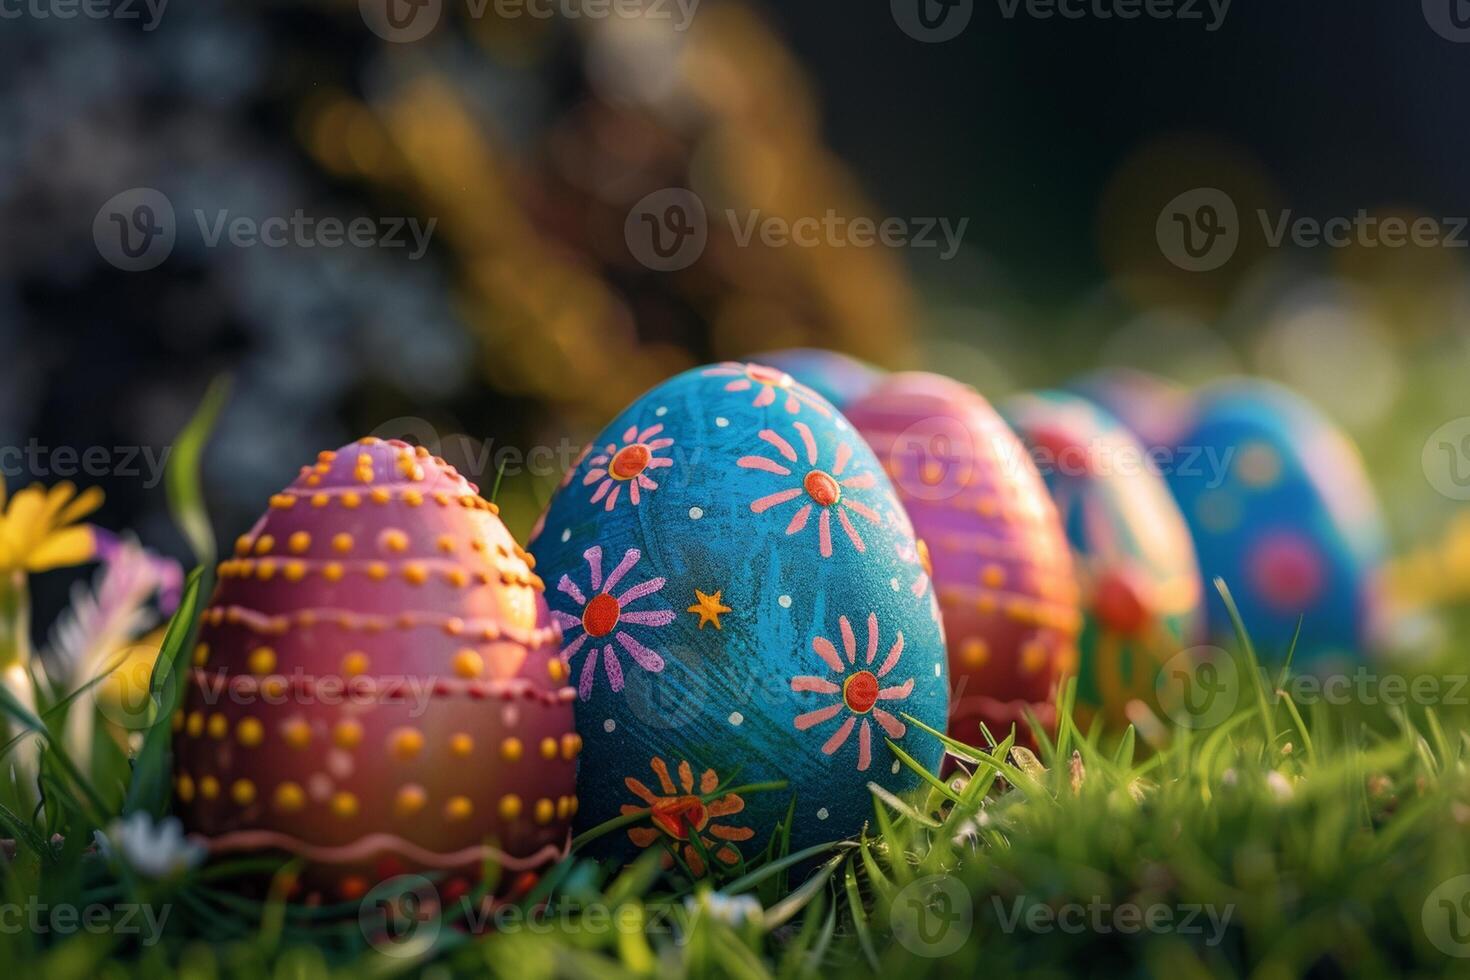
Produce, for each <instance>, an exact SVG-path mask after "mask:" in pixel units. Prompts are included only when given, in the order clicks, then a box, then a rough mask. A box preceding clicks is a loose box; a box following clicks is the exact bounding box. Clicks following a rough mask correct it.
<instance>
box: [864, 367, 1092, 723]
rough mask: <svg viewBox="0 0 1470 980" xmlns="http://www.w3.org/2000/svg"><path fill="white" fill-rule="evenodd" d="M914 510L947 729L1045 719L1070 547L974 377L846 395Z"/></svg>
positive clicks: (1064, 663)
mask: <svg viewBox="0 0 1470 980" xmlns="http://www.w3.org/2000/svg"><path fill="white" fill-rule="evenodd" d="M848 417H849V419H850V420H851V421H852V423H853V425H854V426H855V427H856V428H857V429H858V431H859V432H861V433H862V435H863V437H864V438H865V439H866V440H867V441H868V444H869V445H870V446H871V447H872V448H873V450H874V452H876V453H877V455H878V458H879V459H880V460H881V461H882V463H883V466H884V467H885V469H886V470H887V471H888V473H889V475H890V477H891V478H892V480H893V484H894V487H895V489H896V492H897V494H898V497H899V499H900V501H901V503H902V506H903V508H904V509H905V510H906V511H907V512H908V515H909V518H910V520H911V521H912V522H913V526H914V531H915V534H916V535H917V538H918V539H919V541H920V542H921V543H922V544H921V551H922V553H923V554H924V556H925V561H926V563H927V564H928V566H929V568H930V569H932V578H933V586H934V590H935V594H936V596H937V599H938V606H939V609H940V611H941V613H942V616H943V620H944V628H945V634H946V637H947V640H948V648H949V665H950V675H951V683H952V693H951V712H950V723H949V731H950V734H951V735H952V736H954V737H955V738H958V739H960V740H962V741H967V742H970V743H972V744H973V743H976V742H978V741H980V740H981V736H980V723H981V722H984V723H985V724H986V725H987V726H988V727H989V728H990V730H991V732H992V733H993V734H994V735H995V736H996V737H997V738H1001V737H1004V735H1005V734H1006V732H1008V731H1009V730H1010V728H1011V726H1012V725H1015V726H1017V729H1018V732H1019V733H1020V734H1021V737H1023V738H1027V737H1029V729H1028V726H1027V724H1026V715H1027V713H1028V712H1031V713H1034V714H1035V716H1036V718H1037V719H1038V720H1039V721H1041V722H1042V723H1043V724H1044V725H1046V726H1047V727H1051V726H1052V725H1053V724H1054V721H1055V707H1054V698H1055V694H1056V688H1057V684H1058V681H1059V679H1060V678H1061V677H1062V676H1063V675H1064V674H1067V673H1069V672H1070V671H1071V670H1072V669H1073V667H1074V666H1075V662H1076V656H1077V638H1078V634H1079V631H1080V629H1081V624H1082V617H1081V613H1080V611H1079V607H1078V601H1079V600H1078V591H1077V585H1076V583H1075V581H1074V579H1073V567H1072V557H1071V551H1070V548H1069V547H1068V544H1067V540H1066V536H1065V535H1064V533H1063V530H1062V526H1061V523H1060V521H1059V520H1058V517H1057V512H1056V509H1055V507H1054V506H1053V505H1052V501H1051V497H1050V496H1049V495H1048V493H1047V490H1046V485H1045V484H1044V483H1043V482H1042V479H1041V475H1040V474H1039V473H1038V472H1037V470H1036V467H1035V466H1034V465H1033V463H1032V461H1031V459H1030V457H1029V456H1028V454H1027V451H1026V448H1025V447H1024V446H1023V445H1022V444H1021V442H1020V440H1019V439H1018V438H1017V437H1016V435H1015V433H1013V432H1012V431H1011V429H1010V428H1009V427H1008V426H1007V425H1006V423H1005V422H1004V421H1003V420H1002V419H1001V417H1000V416H999V415H998V414H997V413H996V411H995V409H993V408H992V407H991V405H990V403H989V402H988V401H986V400H985V398H984V397H983V396H981V395H980V394H979V393H978V392H976V391H975V390H974V389H973V388H970V387H968V386H966V385H962V384H960V383H959V382H956V381H952V380H950V379H949V378H945V377H941V376H939V375H934V374H924V373H904V374H896V375H892V376H890V377H889V378H888V379H886V380H885V381H884V382H883V383H882V384H880V385H879V386H878V387H877V388H876V389H875V390H874V391H873V392H872V393H870V394H869V395H868V396H867V397H865V398H863V399H861V400H859V401H858V402H856V403H854V404H853V405H851V406H849V408H848Z"/></svg>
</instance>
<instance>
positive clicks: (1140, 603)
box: [1004, 391, 1203, 724]
mask: <svg viewBox="0 0 1470 980" xmlns="http://www.w3.org/2000/svg"><path fill="white" fill-rule="evenodd" d="M1004 415H1005V417H1006V419H1007V421H1009V422H1010V423H1011V425H1012V427H1013V428H1014V429H1015V430H1016V433H1017V434H1018V435H1020V436H1021V438H1022V440H1023V441H1024V442H1025V443H1026V445H1027V447H1028V448H1029V449H1030V450H1031V456H1032V460H1033V461H1034V462H1035V463H1036V464H1037V466H1038V468H1039V469H1040V470H1041V474H1042V478H1043V479H1045V481H1046V486H1047V489H1048V490H1049V491H1051V496H1052V502H1053V503H1054V504H1056V508H1057V513H1058V515H1059V516H1060V517H1061V521H1062V526H1063V528H1064V529H1065V530H1066V533H1067V539H1068V541H1070V542H1071V545H1072V552H1073V559H1074V566H1075V568H1076V573H1077V581H1078V586H1079V590H1080V593H1081V598H1082V607H1083V610H1084V613H1085V617H1084V622H1083V628H1082V636H1081V639H1080V642H1079V645H1078V649H1079V655H1080V656H1079V662H1078V667H1077V700H1078V704H1079V705H1080V706H1083V707H1085V708H1090V709H1102V711H1103V714H1104V716H1105V717H1106V718H1107V719H1108V720H1109V721H1110V722H1113V723H1115V724H1118V723H1122V722H1123V720H1124V718H1125V714H1124V708H1125V707H1126V705H1127V703H1128V702H1129V701H1131V700H1134V699H1139V700H1142V701H1144V702H1145V703H1154V702H1155V689H1156V688H1155V685H1156V681H1157V678H1158V670H1159V667H1160V666H1161V665H1162V664H1163V663H1165V662H1166V661H1167V660H1169V659H1170V658H1171V657H1173V656H1174V655H1175V654H1177V653H1180V652H1181V651H1183V650H1186V649H1189V648H1190V647H1193V646H1195V645H1196V644H1197V643H1198V642H1199V640H1200V632H1201V627H1202V626H1203V607H1202V602H1203V587H1202V585H1201V583H1200V574H1199V563H1198V562H1197V561H1196V560H1195V556H1194V544H1193V542H1192V540H1191V539H1190V535H1189V527H1188V526H1187V525H1186V524H1185V522H1184V515H1183V514H1181V513H1180V512H1179V507H1178V505H1177V504H1175V502H1174V498H1173V496H1172V495H1171V494H1170V493H1169V488H1168V486H1167V485H1166V484H1165V483H1164V479H1163V476H1162V474H1161V473H1160V472H1159V469H1158V467H1157V464H1156V462H1155V461H1154V459H1153V458H1152V457H1150V456H1149V454H1148V452H1147V449H1146V448H1145V447H1144V446H1143V445H1142V443H1140V442H1139V441H1138V440H1137V439H1136V438H1135V437H1134V436H1133V435H1132V433H1130V432H1129V431H1128V430H1127V429H1125V428H1124V427H1123V425H1122V423H1120V422H1119V421H1118V420H1117V419H1115V418H1113V417H1112V416H1111V415H1109V414H1108V413H1107V412H1105V411H1103V410H1102V409H1101V408H1098V407H1097V406H1096V405H1094V404H1092V403H1091V402H1089V401H1087V400H1086V399H1083V398H1080V397H1078V396H1076V395H1071V394H1066V393H1063V392H1056V391H1043V392H1034V393H1028V394H1024V395H1020V396H1018V397H1016V398H1013V399H1010V400H1009V401H1007V402H1006V404H1005V406H1004Z"/></svg>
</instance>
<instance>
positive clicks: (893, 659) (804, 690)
mask: <svg viewBox="0 0 1470 980" xmlns="http://www.w3.org/2000/svg"><path fill="white" fill-rule="evenodd" d="M837 627H838V630H839V632H840V633H841V634H842V649H841V650H840V651H839V650H838V649H837V646H836V645H835V644H834V643H833V642H832V641H831V640H829V639H827V638H826V637H825V636H818V637H815V638H813V640H812V650H813V651H814V652H815V653H816V654H817V656H818V657H821V658H822V662H823V663H824V664H826V665H827V668H828V675H827V676H826V677H813V676H802V677H793V678H791V690H793V691H795V692H796V693H798V694H820V695H826V696H830V697H832V698H833V700H832V702H831V703H830V704H828V705H825V706H824V707H821V708H816V709H814V710H812V711H807V712H804V713H802V714H799V715H797V716H796V719H795V725H796V729H797V731H802V732H804V731H807V730H808V729H810V728H815V727H816V726H818V725H822V724H825V723H826V722H829V721H831V720H832V719H834V718H837V717H839V716H840V717H841V718H842V721H841V722H840V723H839V724H838V726H837V728H836V729H835V730H834V731H833V732H832V733H831V735H829V736H828V738H827V740H826V741H825V742H823V743H822V754H823V755H835V754H836V753H837V751H838V750H840V749H841V748H842V747H843V746H844V745H846V744H847V740H848V739H849V738H851V737H852V733H853V730H854V729H856V731H857V733H858V737H857V743H858V751H857V769H858V771H859V772H866V771H867V770H868V767H869V766H871V765H872V764H873V722H875V721H876V722H877V723H878V725H879V727H880V728H882V729H883V731H884V732H885V733H887V735H888V737H890V738H902V737H903V736H904V733H905V732H907V731H908V727H907V726H906V725H904V723H903V722H902V721H900V720H899V719H898V718H897V717H895V716H894V715H893V714H892V713H890V712H888V711H885V710H884V709H883V708H880V707H878V703H879V702H881V701H902V700H904V699H906V698H907V697H908V696H909V695H910V694H912V693H913V690H914V681H913V678H912V677H911V678H909V679H908V680H906V681H904V682H903V683H902V684H891V685H889V686H887V687H884V686H883V684H882V682H883V680H884V679H885V678H887V677H888V675H889V674H891V673H892V672H893V670H894V668H896V667H897V666H898V664H899V661H900V660H901V659H902V658H903V631H902V630H899V631H898V633H897V634H896V636H895V638H894V641H893V645H892V646H890V647H889V648H888V652H887V654H886V655H885V656H884V658H883V662H882V663H881V664H879V665H878V667H877V669H874V668H873V661H874V660H875V659H876V658H877V656H878V641H879V630H878V614H877V613H869V614H868V632H867V643H866V646H865V647H864V650H863V661H862V663H861V664H859V663H858V644H857V636H856V634H855V633H854V632H853V629H852V623H850V622H848V619H847V617H846V616H839V617H838V618H837ZM844 654H845V656H844Z"/></svg>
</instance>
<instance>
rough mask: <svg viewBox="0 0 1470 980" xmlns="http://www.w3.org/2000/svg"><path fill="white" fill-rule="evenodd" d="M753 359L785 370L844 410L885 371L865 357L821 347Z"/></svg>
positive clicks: (793, 350) (797, 349)
mask: <svg viewBox="0 0 1470 980" xmlns="http://www.w3.org/2000/svg"><path fill="white" fill-rule="evenodd" d="M751 360H753V361H755V362H756V363H758V364H764V365H766V366H768V367H773V368H776V369H777V370H780V371H785V372H786V373H787V374H789V375H791V376H792V377H793V378H795V379H796V380H797V381H799V382H801V383H802V384H804V385H806V386H807V387H808V388H810V389H812V390H813V391H815V392H816V393H817V394H819V395H821V396H822V397H823V398H825V399H827V401H829V402H831V403H832V404H833V405H835V406H836V407H837V408H839V409H843V410H846V408H847V406H848V405H849V404H850V403H852V402H854V401H856V400H858V399H859V398H861V397H863V396H864V395H866V394H867V393H868V392H870V391H872V390H873V388H874V387H876V386H877V384H878V382H879V381H880V380H882V378H883V372H882V371H880V370H879V369H878V368H875V367H873V366H872V365H871V364H868V363H867V362H866V361H860V360H858V359H857V358H856V357H852V356H850V355H848V354H839V353H837V352H836V351H831V350H822V349H821V348H818V347H793V348H790V349H788V350H778V351H771V352H769V353H765V354H757V355H756V356H755V357H753V358H751Z"/></svg>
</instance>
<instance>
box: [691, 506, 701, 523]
mask: <svg viewBox="0 0 1470 980" xmlns="http://www.w3.org/2000/svg"><path fill="white" fill-rule="evenodd" d="M703 516H704V508H703V507H690V508H689V519H690V520H691V521H697V520H699V519H700V518H701V517H703Z"/></svg>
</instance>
